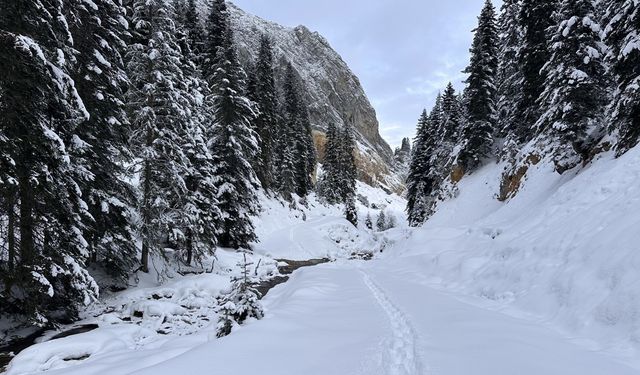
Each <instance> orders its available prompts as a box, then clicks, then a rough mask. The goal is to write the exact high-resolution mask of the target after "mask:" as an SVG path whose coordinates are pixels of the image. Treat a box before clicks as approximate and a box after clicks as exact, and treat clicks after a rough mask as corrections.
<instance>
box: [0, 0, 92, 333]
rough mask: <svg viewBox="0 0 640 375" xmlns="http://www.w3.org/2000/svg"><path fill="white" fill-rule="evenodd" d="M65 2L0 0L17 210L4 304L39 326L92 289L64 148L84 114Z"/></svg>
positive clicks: (6, 124)
mask: <svg viewBox="0 0 640 375" xmlns="http://www.w3.org/2000/svg"><path fill="white" fill-rule="evenodd" d="M66 6H68V3H66V2H65V3H63V2H62V1H56V2H44V1H39V0H32V1H11V0H2V1H0V9H2V12H0V66H2V70H1V72H0V109H2V115H1V116H0V135H1V137H2V147H3V148H2V151H1V152H0V155H2V159H3V160H4V163H5V164H8V165H9V166H10V168H9V169H8V170H3V171H2V175H3V176H2V177H3V186H2V187H3V190H2V194H3V195H4V197H3V198H5V202H4V203H5V207H7V206H10V207H8V212H10V213H11V214H12V215H13V214H15V217H14V218H13V220H14V221H15V223H14V228H13V230H14V233H13V234H14V237H13V238H12V240H13V241H14V244H13V246H15V248H14V250H13V251H14V261H15V265H14V267H13V270H12V272H8V270H5V269H2V279H1V280H0V284H2V289H3V290H5V291H6V293H3V294H2V296H1V297H0V298H1V300H0V312H6V311H8V310H11V311H12V312H13V313H16V314H19V315H23V316H25V317H28V318H29V319H30V320H31V321H32V323H33V324H38V325H42V324H45V323H46V322H47V321H49V320H55V319H63V320H64V319H68V318H75V317H76V316H77V309H78V307H79V306H81V305H83V304H88V303H89V302H91V300H92V299H94V298H95V297H96V296H97V293H98V288H97V285H96V284H95V282H94V280H93V279H92V278H91V276H90V275H89V274H88V272H87V271H86V269H85V266H84V264H85V261H86V258H87V256H88V253H87V242H86V240H85V238H84V237H83V229H84V227H83V221H85V220H86V219H87V218H88V217H89V214H88V212H87V210H86V203H85V202H84V201H82V199H81V191H80V188H79V186H78V182H77V181H76V177H77V174H76V173H75V171H74V170H75V168H76V165H74V161H73V160H72V159H71V157H70V155H69V152H68V150H69V146H70V145H71V142H72V141H73V139H74V136H73V135H74V134H75V131H76V129H77V126H78V124H80V123H81V122H83V121H86V120H87V118H88V116H89V114H88V113H87V111H86V109H85V108H84V104H83V103H82V100H81V99H80V97H79V95H78V93H77V90H76V88H75V82H74V81H73V79H72V78H71V77H70V75H69V73H70V70H71V68H72V66H71V63H72V62H73V61H74V58H73V52H72V51H73V50H72V45H71V43H72V38H71V34H70V31H69V28H68V22H67V19H66V17H65V13H66V11H67V10H69V11H72V10H73V9H66V8H65V7H66ZM5 184H8V185H10V187H9V188H8V189H7V190H4V185H5ZM6 198H9V200H6ZM7 203H8V204H7ZM6 214H7V213H6V212H3V213H2V215H6ZM10 216H11V215H10ZM5 271H6V272H5ZM8 285H10V286H11V287H7V286H8Z"/></svg>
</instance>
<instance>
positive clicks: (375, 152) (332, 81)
mask: <svg viewBox="0 0 640 375" xmlns="http://www.w3.org/2000/svg"><path fill="white" fill-rule="evenodd" d="M229 10H230V18H231V25H232V28H233V30H234V33H235V39H236V43H237V48H238V55H239V56H240V59H241V60H242V62H243V63H244V64H245V65H247V66H248V65H250V64H251V63H252V62H253V61H254V60H255V58H256V55H257V51H258V46H259V40H260V35H262V34H266V35H268V36H269V37H270V38H271V39H272V40H273V43H274V53H275V57H276V61H277V67H278V69H279V70H280V71H282V69H283V67H284V63H285V62H287V61H289V62H291V64H292V65H293V67H294V68H295V69H296V71H297V72H298V74H299V75H300V77H301V81H302V82H303V84H304V85H305V88H304V94H305V96H306V97H305V100H306V103H307V105H308V107H309V113H310V117H311V122H312V126H313V129H314V130H315V131H316V136H315V138H316V145H317V146H319V148H320V150H319V151H320V152H319V153H318V154H319V156H320V158H322V155H323V154H324V153H323V152H322V148H323V144H322V143H323V136H324V132H325V130H326V129H327V127H328V125H329V124H330V123H334V124H336V125H337V126H339V127H342V126H344V124H345V123H347V122H349V121H350V122H351V123H352V124H353V126H354V128H355V130H356V139H357V141H358V152H357V155H356V159H357V160H358V168H359V171H360V178H361V179H362V180H363V181H364V182H367V183H369V184H372V185H380V186H382V187H384V188H387V189H389V190H393V191H401V190H402V184H401V183H399V179H397V178H396V177H395V176H392V175H393V168H392V166H393V152H392V150H391V148H390V147H389V145H388V144H387V143H386V142H385V141H384V139H382V137H381V136H380V133H379V124H378V120H377V118H376V112H375V110H374V109H373V107H372V106H371V104H370V103H369V100H368V99H367V96H366V95H365V93H364V90H363V89H362V86H361V84H360V81H359V80H358V78H357V77H356V76H355V75H354V74H353V73H352V72H351V70H350V69H349V67H348V66H347V64H346V63H345V62H344V61H343V60H342V58H341V57H340V55H338V53H337V52H336V51H334V50H333V49H332V48H331V46H330V45H329V43H328V42H327V40H326V39H325V38H323V37H322V36H321V35H320V34H318V33H317V32H311V31H310V30H309V29H307V28H306V27H304V26H298V27H296V28H293V29H292V28H287V27H284V26H281V25H278V24H276V23H273V22H269V21H266V20H263V19H261V18H259V17H256V16H254V15H251V14H248V13H246V12H244V11H243V10H241V9H240V8H238V7H236V6H234V5H232V4H229Z"/></svg>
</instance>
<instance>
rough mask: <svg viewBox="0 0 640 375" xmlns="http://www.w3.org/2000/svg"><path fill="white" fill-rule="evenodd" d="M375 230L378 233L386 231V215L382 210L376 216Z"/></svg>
mask: <svg viewBox="0 0 640 375" xmlns="http://www.w3.org/2000/svg"><path fill="white" fill-rule="evenodd" d="M376 228H377V229H378V232H384V231H385V230H386V229H387V215H386V214H385V213H384V210H382V211H380V215H378V220H376Z"/></svg>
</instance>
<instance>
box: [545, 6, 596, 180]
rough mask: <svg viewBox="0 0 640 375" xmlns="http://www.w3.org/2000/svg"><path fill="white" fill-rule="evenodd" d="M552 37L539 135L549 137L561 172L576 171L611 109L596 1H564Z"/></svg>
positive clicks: (551, 149) (547, 139)
mask: <svg viewBox="0 0 640 375" xmlns="http://www.w3.org/2000/svg"><path fill="white" fill-rule="evenodd" d="M557 18H558V20H559V24H558V26H557V28H556V29H555V32H554V33H553V36H552V38H551V47H550V49H551V57H550V59H549V61H548V62H547V64H546V65H545V66H544V68H543V73H544V74H546V81H545V84H544V87H545V90H544V92H543V93H542V95H541V96H540V99H539V105H540V106H541V107H542V108H543V110H544V113H543V115H542V116H541V118H540V119H539V120H538V123H537V131H538V132H541V133H542V134H543V135H544V137H545V142H546V143H548V144H549V147H550V150H548V151H547V152H545V154H546V153H548V152H550V153H551V154H552V156H553V158H554V162H555V165H556V170H557V171H558V172H560V173H562V172H563V171H564V170H567V169H570V168H572V167H574V166H576V165H577V164H578V163H579V162H581V161H582V159H583V156H582V155H584V154H585V153H587V150H588V147H589V141H588V136H589V134H588V133H589V132H590V131H593V128H594V126H597V125H599V122H600V119H601V114H602V112H603V109H604V106H605V104H606V99H607V93H606V84H605V81H604V77H605V74H606V69H605V66H604V64H603V51H602V43H601V30H600V26H599V24H598V21H597V19H596V17H595V8H594V5H593V2H592V1H591V0H563V1H562V4H561V6H560V9H559V11H558V13H557Z"/></svg>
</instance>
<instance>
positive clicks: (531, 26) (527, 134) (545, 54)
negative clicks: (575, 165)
mask: <svg viewBox="0 0 640 375" xmlns="http://www.w3.org/2000/svg"><path fill="white" fill-rule="evenodd" d="M557 4H558V0H522V5H521V7H520V14H519V21H520V28H521V29H522V32H523V40H522V46H521V48H520V50H519V51H518V65H519V66H520V74H521V79H522V85H521V95H519V96H518V104H517V113H518V121H516V122H517V126H514V129H513V133H514V139H515V140H516V142H518V143H520V144H522V143H526V142H528V141H529V140H531V139H532V138H533V137H534V135H535V133H534V132H533V131H532V128H533V125H534V124H535V123H536V121H537V120H538V118H539V117H540V115H541V110H540V108H539V106H538V98H539V97H540V94H542V91H543V89H544V81H545V77H544V75H543V74H542V73H541V71H542V68H543V67H544V65H545V64H546V63H547V61H549V57H550V52H549V37H548V30H549V28H550V27H552V26H554V20H553V14H554V12H555V11H556V8H557Z"/></svg>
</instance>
